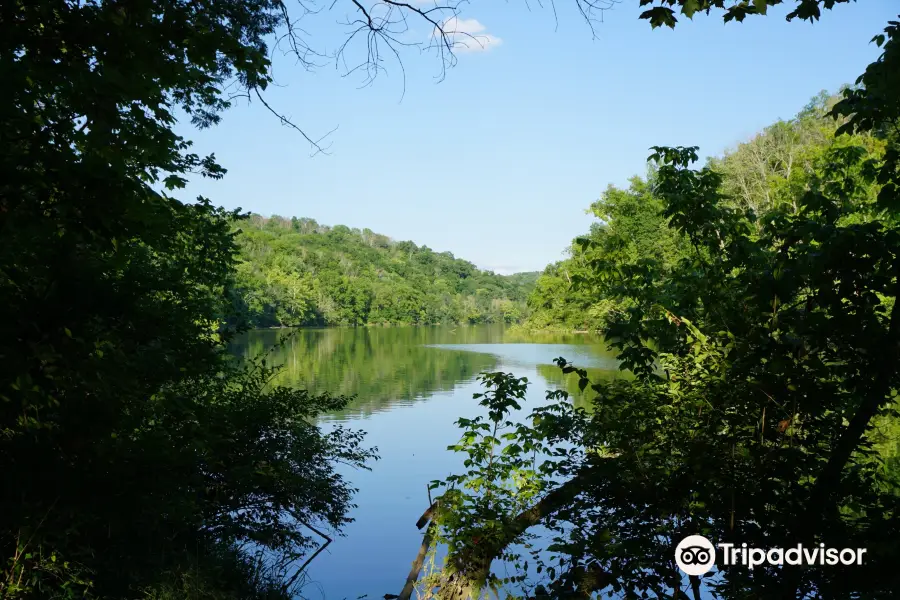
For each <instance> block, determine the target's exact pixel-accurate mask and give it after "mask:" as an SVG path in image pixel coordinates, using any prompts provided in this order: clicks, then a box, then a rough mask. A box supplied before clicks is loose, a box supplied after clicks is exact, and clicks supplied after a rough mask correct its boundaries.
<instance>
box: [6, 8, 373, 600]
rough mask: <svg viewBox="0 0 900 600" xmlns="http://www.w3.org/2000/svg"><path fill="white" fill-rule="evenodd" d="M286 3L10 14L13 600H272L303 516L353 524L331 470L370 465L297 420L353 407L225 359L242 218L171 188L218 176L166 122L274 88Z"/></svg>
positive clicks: (207, 119)
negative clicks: (194, 176)
mask: <svg viewBox="0 0 900 600" xmlns="http://www.w3.org/2000/svg"><path fill="white" fill-rule="evenodd" d="M283 8H284V7H283V5H282V4H281V3H280V2H276V1H268V0H223V1H221V2H220V1H217V2H215V3H207V2H176V1H166V0H160V1H155V0H154V1H143V0H139V1H137V2H105V1H104V2H100V1H87V2H68V1H64V0H45V1H40V2H12V3H5V4H4V6H3V17H2V19H0V40H2V41H0V45H2V48H3V51H2V52H0V63H2V72H3V82H4V89H5V90H6V91H7V93H6V95H5V96H4V104H3V111H2V119H3V122H2V125H3V126H2V127H0V165H2V167H0V169H2V171H3V173H4V176H3V178H2V181H0V304H2V306H3V307H4V310H5V313H4V314H5V316H6V318H4V319H3V320H2V323H0V362H2V364H3V368H2V371H0V478H2V479H0V557H2V567H0V595H3V596H4V597H10V598H20V597H21V598H25V597H29V598H34V597H76V596H77V597H85V596H87V597H137V596H140V595H144V594H146V595H151V596H160V597H161V596H166V597H172V596H182V595H184V596H187V595H190V596H195V595H196V594H197V593H200V592H201V591H202V592H203V593H204V594H209V595H214V596H216V597H230V598H237V597H241V598H245V597H276V596H277V597H282V598H284V597H288V596H289V595H290V593H291V590H289V589H285V588H284V587H283V584H284V583H285V581H283V580H279V579H278V576H277V574H278V573H281V574H284V573H285V569H287V568H288V566H289V565H290V564H294V563H295V561H296V559H297V558H298V557H300V556H301V555H303V554H304V553H305V552H306V550H307V549H308V548H309V546H310V544H311V543H313V539H312V537H311V536H310V533H309V531H310V530H309V529H307V528H306V525H304V523H318V524H320V525H322V526H323V527H327V528H330V529H339V528H340V527H341V526H342V525H343V524H345V523H346V517H345V515H346V513H347V510H348V509H349V507H350V496H351V491H352V489H351V488H350V487H349V485H348V484H347V482H346V481H344V480H343V479H342V478H340V477H339V476H338V475H337V474H336V473H335V470H334V465H335V463H336V462H339V461H340V462H348V463H350V464H353V465H356V466H360V465H361V464H362V463H363V462H364V461H366V460H367V459H369V458H370V457H371V453H370V452H369V451H367V450H365V449H363V448H361V447H360V439H359V434H357V433H353V432H346V431H338V432H336V433H335V434H329V435H325V434H323V433H322V432H320V431H319V430H318V429H317V428H316V427H315V426H313V425H312V424H311V418H312V417H314V416H315V415H316V414H317V413H318V412H320V411H325V410H333V409H336V408H338V407H340V406H342V405H343V404H344V403H345V402H346V399H344V398H339V397H331V396H327V395H325V396H315V395H312V394H309V393H306V392H301V391H295V390H288V389H283V388H272V387H269V386H268V385H267V383H268V380H269V378H270V377H271V375H272V373H271V371H270V370H269V369H266V368H264V367H263V366H259V367H250V368H247V369H235V368H232V367H231V366H229V363H228V360H227V358H226V355H225V346H224V342H225V341H226V340H227V339H228V338H229V337H230V335H231V332H230V331H229V330H228V329H227V328H225V327H223V322H224V321H225V320H226V319H228V318H229V317H230V314H229V313H230V310H231V303H230V298H229V290H230V289H231V286H232V273H233V270H234V268H235V262H236V261H235V254H236V252H237V248H236V246H235V243H234V239H233V235H232V234H231V229H232V226H233V221H234V219H235V218H236V217H237V214H236V213H233V212H226V211H223V210H220V209H215V208H213V207H212V206H211V205H210V203H209V202H208V201H206V200H204V199H199V201H198V202H196V203H194V204H184V203H182V202H180V201H178V200H177V199H175V198H173V197H172V196H170V195H169V192H170V191H171V190H173V189H178V188H180V187H181V186H183V183H184V177H185V176H186V175H187V173H189V172H199V173H201V174H202V175H204V176H207V177H214V178H218V177H221V176H222V174H223V173H224V170H223V169H222V168H221V167H220V166H218V165H217V164H216V163H215V161H214V159H213V157H199V156H197V155H196V154H193V153H191V152H190V148H189V147H190V144H189V142H187V141H186V140H184V139H182V138H181V137H179V136H177V135H175V134H174V133H173V131H172V125H173V124H174V122H175V117H174V114H175V113H176V111H183V112H186V113H187V114H188V115H189V116H190V117H191V119H192V120H193V121H194V123H195V124H197V125H200V126H207V125H212V124H215V123H216V122H217V121H218V118H219V112H220V111H221V110H223V109H225V108H227V107H228V105H229V101H228V100H227V99H226V96H225V95H224V93H223V88H224V87H225V85H226V84H227V83H229V82H233V81H236V82H237V83H238V84H240V85H242V86H243V88H244V89H245V90H247V91H258V90H260V89H262V88H265V86H266V84H267V83H268V82H270V76H269V70H268V68H269V62H268V59H267V58H266V56H267V54H268V48H267V47H266V43H265V40H266V39H267V38H269V36H271V34H272V33H274V31H275V30H276V28H277V27H278V26H279V25H280V24H283V23H284V20H285V18H286V14H285V13H284V12H283ZM159 189H164V190H165V191H157V190H159ZM257 552H264V553H265V556H266V557H267V558H266V561H270V562H267V564H266V566H264V567H262V566H260V565H259V564H258V563H257V560H256V556H257V554H256V553H257ZM223 572H224V573H226V574H227V575H226V576H223V575H222V573H223ZM261 573H262V574H263V575H261ZM265 574H267V575H265ZM191 582H194V583H191ZM195 592H196V593H195Z"/></svg>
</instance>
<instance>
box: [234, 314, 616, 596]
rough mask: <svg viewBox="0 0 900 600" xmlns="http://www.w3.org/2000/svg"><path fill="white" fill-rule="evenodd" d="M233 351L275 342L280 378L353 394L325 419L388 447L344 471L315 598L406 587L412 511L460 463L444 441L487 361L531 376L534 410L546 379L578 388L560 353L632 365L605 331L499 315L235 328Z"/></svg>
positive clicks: (596, 369) (252, 352)
mask: <svg viewBox="0 0 900 600" xmlns="http://www.w3.org/2000/svg"><path fill="white" fill-rule="evenodd" d="M285 336H289V337H288V339H287V340H284V339H283V338H284V337H285ZM279 341H282V342H283V345H282V346H281V347H278V348H274V349H273V347H274V346H276V344H277V343H278V342H279ZM234 351H235V353H236V354H238V355H240V356H248V357H250V356H258V355H259V354H261V353H263V352H266V351H270V352H271V361H272V362H273V363H275V364H278V365H282V366H283V369H282V371H281V372H280V374H279V375H278V377H277V380H276V383H279V384H282V385H290V386H297V387H305V388H308V389H311V390H315V391H328V392H331V393H333V394H345V395H355V396H356V399H355V400H354V401H353V402H352V403H351V404H350V405H349V406H348V407H347V408H346V409H345V410H343V411H341V412H339V413H334V414H330V415H326V416H323V417H322V419H321V424H322V426H323V428H327V427H329V426H330V425H331V424H334V423H341V424H344V425H345V426H349V427H352V428H355V429H362V430H364V431H366V432H367V436H366V439H367V442H368V445H370V446H375V447H377V448H378V453H379V455H380V457H381V459H380V460H379V461H377V462H376V463H374V464H373V465H372V470H371V471H348V472H345V475H346V476H347V477H348V478H349V479H350V481H352V482H353V484H354V486H355V487H357V488H358V489H359V492H358V493H357V495H356V498H355V502H356V504H357V505H358V507H357V508H356V509H355V510H354V511H353V513H352V515H351V516H352V517H353V518H354V519H355V521H354V522H353V523H352V524H350V525H349V526H347V527H346V529H345V531H344V533H345V534H346V536H345V537H343V538H339V539H336V540H335V542H334V543H332V544H331V545H330V546H329V548H328V550H327V551H326V552H323V553H322V554H321V555H319V556H318V557H317V558H316V559H315V561H314V562H313V563H312V564H311V565H310V566H309V568H308V575H309V583H308V584H307V586H306V587H305V588H304V590H303V593H304V596H306V597H307V598H312V599H314V600H317V599H318V598H328V599H329V600H332V599H341V598H350V599H355V598H358V597H360V596H363V595H368V598H370V599H375V598H381V597H382V596H383V595H384V594H386V593H391V594H396V593H398V592H399V591H400V589H401V588H402V587H403V583H404V581H405V579H406V574H407V572H408V571H409V567H410V564H411V563H412V560H413V559H414V558H415V554H416V551H417V550H418V547H419V544H420V543H421V539H422V538H421V534H420V532H419V531H418V530H417V529H416V527H415V522H416V520H417V519H418V518H419V516H420V515H421V514H422V512H423V511H424V510H425V508H427V506H428V496H427V492H426V485H427V483H428V482H429V481H431V480H433V479H438V478H443V477H446V476H447V475H450V474H451V473H455V472H459V470H460V463H461V460H462V459H461V458H460V457H459V456H458V455H456V454H454V453H451V452H449V451H447V449H446V448H447V446H448V445H450V444H454V443H456V442H457V441H458V438H459V430H458V429H457V427H456V425H455V424H454V422H455V421H456V419H458V418H459V417H461V416H466V417H470V416H473V415H475V414H478V412H479V410H478V409H479V407H478V406H477V402H476V401H475V400H473V399H472V394H474V393H476V392H478V391H480V386H479V385H478V382H476V381H475V377H476V376H477V375H478V373H480V372H482V371H486V370H487V371H506V372H511V373H514V374H516V375H517V376H520V377H522V376H524V377H527V378H528V380H529V382H530V385H529V393H528V398H527V402H526V405H525V409H526V410H529V409H530V407H533V406H535V405H537V404H539V403H542V402H544V393H545V391H546V390H548V389H558V388H565V389H568V390H569V391H570V393H574V392H577V386H576V385H575V384H576V383H577V381H576V380H575V378H574V377H568V378H567V377H565V376H563V375H562V373H561V372H560V370H559V368H558V367H556V366H555V365H554V364H553V359H554V358H556V357H559V356H562V357H564V358H566V359H567V360H568V361H570V362H574V363H575V364H576V365H577V366H579V367H585V368H587V369H588V370H589V372H590V373H591V378H592V379H598V378H610V377H621V376H623V374H622V373H621V372H620V371H619V370H618V365H617V362H616V361H615V359H614V357H613V354H612V353H611V352H609V351H607V350H606V346H605V344H603V342H602V340H601V339H599V338H597V337H594V336H590V335H587V334H570V335H558V334H539V335H529V334H521V333H510V332H508V331H506V330H505V329H504V328H502V327H497V326H478V327H429V328H413V327H397V328H358V329H304V330H293V331H286V330H264V331H254V332H250V333H249V334H247V335H246V336H245V337H243V338H242V339H240V340H238V342H237V343H236V344H235V349H234Z"/></svg>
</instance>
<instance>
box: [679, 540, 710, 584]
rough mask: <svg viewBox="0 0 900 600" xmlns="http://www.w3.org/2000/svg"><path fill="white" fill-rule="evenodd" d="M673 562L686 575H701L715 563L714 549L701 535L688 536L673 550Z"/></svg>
mask: <svg viewBox="0 0 900 600" xmlns="http://www.w3.org/2000/svg"><path fill="white" fill-rule="evenodd" d="M675 562H676V563H677V564H678V568H679V569H681V570H682V571H684V573H686V574H687V575H703V574H704V573H706V572H707V571H709V570H710V569H712V568H713V565H714V564H715V562H716V549H715V547H714V546H713V544H712V542H710V541H709V540H708V539H706V538H705V537H703V536H702V535H689V536H687V537H686V538H684V539H683V540H681V542H679V543H678V546H676V548H675Z"/></svg>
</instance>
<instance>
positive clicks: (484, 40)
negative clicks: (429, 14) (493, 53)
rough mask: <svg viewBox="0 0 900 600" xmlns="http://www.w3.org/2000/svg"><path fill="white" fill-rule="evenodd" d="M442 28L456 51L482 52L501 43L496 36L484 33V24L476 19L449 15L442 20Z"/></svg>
mask: <svg viewBox="0 0 900 600" xmlns="http://www.w3.org/2000/svg"><path fill="white" fill-rule="evenodd" d="M443 29H444V33H445V34H446V35H447V37H448V38H450V42H451V43H452V44H453V50H454V51H456V52H484V51H486V50H490V49H491V48H493V47H494V46H499V45H500V44H501V43H503V40H501V39H500V38H498V37H497V36H495V35H491V34H490V33H486V32H485V26H484V25H482V24H481V23H480V22H479V21H478V20H477V19H460V18H459V17H450V18H449V19H447V20H446V21H444V23H443Z"/></svg>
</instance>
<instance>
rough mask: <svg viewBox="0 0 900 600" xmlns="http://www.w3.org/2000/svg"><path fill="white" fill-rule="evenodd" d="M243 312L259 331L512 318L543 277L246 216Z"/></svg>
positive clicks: (363, 233) (344, 230) (340, 229)
mask: <svg viewBox="0 0 900 600" xmlns="http://www.w3.org/2000/svg"><path fill="white" fill-rule="evenodd" d="M237 225H238V227H239V230H240V233H239V234H238V237H237V241H238V244H239V247H240V258H241V264H240V265H239V267H238V272H237V279H236V285H235V289H234V299H235V304H236V306H237V308H238V310H239V312H240V313H241V314H242V315H243V316H244V318H245V319H247V320H248V321H249V323H250V324H251V325H254V326H257V327H271V326H280V325H374V324H419V325H428V324H446V323H473V324H474V323H497V322H506V323H512V322H518V321H520V320H522V319H524V318H525V316H526V306H525V300H526V298H527V297H528V295H529V294H530V293H531V291H532V290H533V289H534V284H535V281H536V280H537V278H538V275H539V273H536V272H535V273H516V274H514V275H497V274H494V273H492V272H489V271H482V270H480V269H478V268H476V267H475V265H473V264H472V263H470V262H468V261H466V260H462V259H459V258H456V257H454V256H453V254H451V253H450V252H435V251H433V250H431V249H430V248H428V247H427V246H417V245H416V244H414V243H413V242H397V241H394V240H392V239H390V238H389V237H387V236H385V235H381V234H378V233H374V232H372V231H371V230H369V229H363V230H359V229H350V228H349V227H345V226H344V225H335V226H333V227H329V226H327V225H321V224H319V223H317V222H316V221H315V220H313V219H302V218H296V217H294V218H290V219H288V218H284V217H279V216H273V217H271V218H266V217H262V216H259V215H251V216H250V217H249V218H248V219H245V220H242V221H239V222H238V223H237Z"/></svg>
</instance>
